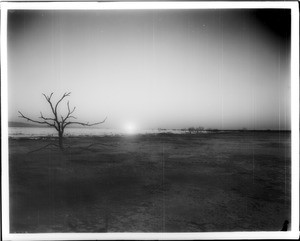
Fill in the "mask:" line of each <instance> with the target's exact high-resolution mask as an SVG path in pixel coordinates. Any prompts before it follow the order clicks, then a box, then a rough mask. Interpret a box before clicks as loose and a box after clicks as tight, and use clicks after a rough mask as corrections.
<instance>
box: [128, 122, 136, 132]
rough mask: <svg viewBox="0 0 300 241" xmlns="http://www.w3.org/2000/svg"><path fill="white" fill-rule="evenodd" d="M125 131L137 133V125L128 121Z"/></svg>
mask: <svg viewBox="0 0 300 241" xmlns="http://www.w3.org/2000/svg"><path fill="white" fill-rule="evenodd" d="M125 131H126V133H127V134H135V133H136V125H135V124H134V123H127V124H126V125H125Z"/></svg>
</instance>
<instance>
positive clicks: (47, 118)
mask: <svg viewBox="0 0 300 241" xmlns="http://www.w3.org/2000/svg"><path fill="white" fill-rule="evenodd" d="M40 113H41V116H40V117H39V118H40V119H43V120H51V121H55V119H53V118H49V117H44V116H43V113H42V112H40Z"/></svg>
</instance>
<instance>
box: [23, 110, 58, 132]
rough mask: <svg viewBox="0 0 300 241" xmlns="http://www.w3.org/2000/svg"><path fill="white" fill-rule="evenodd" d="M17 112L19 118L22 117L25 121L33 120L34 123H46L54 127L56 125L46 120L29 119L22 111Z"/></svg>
mask: <svg viewBox="0 0 300 241" xmlns="http://www.w3.org/2000/svg"><path fill="white" fill-rule="evenodd" d="M18 112H19V114H20V116H19V117H20V118H24V119H25V120H27V121H31V122H34V123H38V124H42V125H48V126H53V127H55V128H56V126H55V124H54V123H53V124H52V123H49V122H47V121H37V120H33V119H30V118H28V117H27V116H25V115H23V113H22V112H21V111H18Z"/></svg>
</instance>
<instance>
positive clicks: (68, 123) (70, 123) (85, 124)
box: [63, 117, 107, 128]
mask: <svg viewBox="0 0 300 241" xmlns="http://www.w3.org/2000/svg"><path fill="white" fill-rule="evenodd" d="M106 119H107V117H105V119H104V120H103V121H101V122H96V123H92V124H89V123H88V122H86V123H84V122H77V121H69V122H66V123H65V124H64V126H63V128H65V127H66V126H68V125H73V124H76V125H82V126H95V125H99V124H102V123H104V122H105V121H106Z"/></svg>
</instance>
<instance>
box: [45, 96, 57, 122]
mask: <svg viewBox="0 0 300 241" xmlns="http://www.w3.org/2000/svg"><path fill="white" fill-rule="evenodd" d="M52 95H53V92H52V93H51V94H50V96H47V95H45V94H44V93H43V96H44V97H45V99H46V100H47V102H48V103H49V105H50V107H51V110H52V113H53V114H54V116H55V118H56V117H57V116H56V114H55V110H54V107H53V104H52V102H51V97H52ZM56 120H57V118H56Z"/></svg>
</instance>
